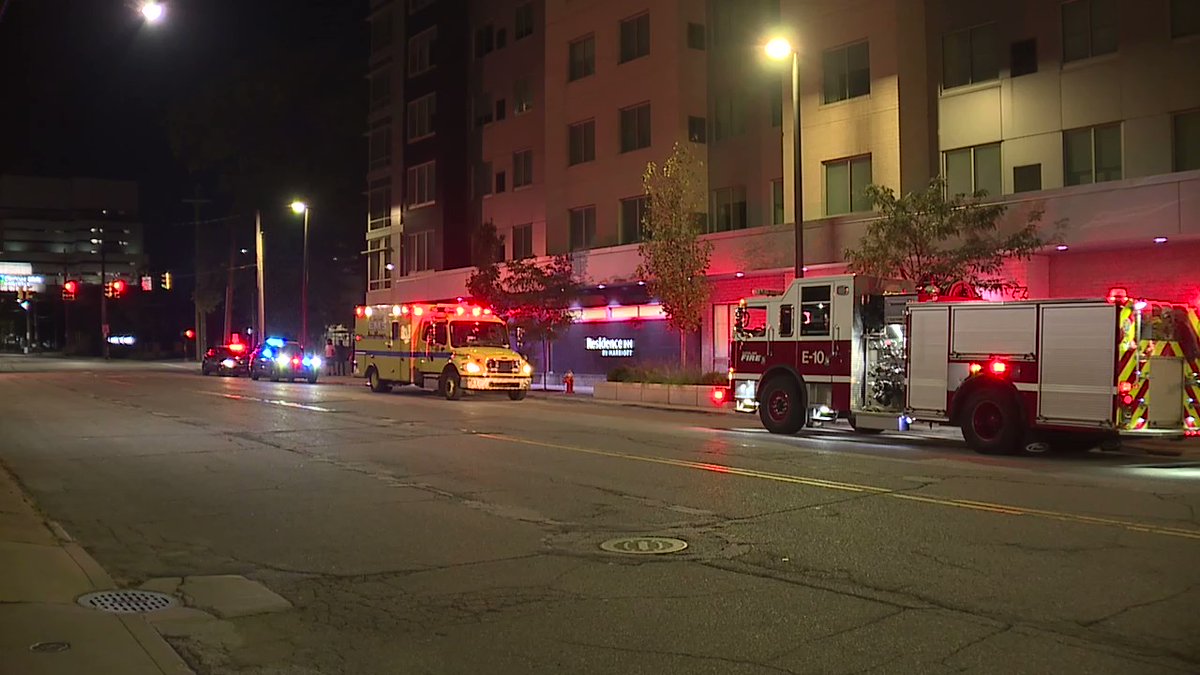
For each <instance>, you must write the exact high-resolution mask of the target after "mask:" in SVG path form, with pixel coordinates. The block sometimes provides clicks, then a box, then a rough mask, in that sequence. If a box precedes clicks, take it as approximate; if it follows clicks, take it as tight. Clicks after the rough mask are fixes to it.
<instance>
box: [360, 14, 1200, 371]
mask: <svg viewBox="0 0 1200 675" xmlns="http://www.w3.org/2000/svg"><path fill="white" fill-rule="evenodd" d="M414 4H416V5H422V6H431V7H437V6H439V5H456V4H457V3H448V2H446V3H439V2H436V1H433V2H416V3H414ZM468 19H469V23H470V25H471V30H472V36H473V40H472V41H471V45H472V46H473V47H474V49H468V48H467V45H466V44H465V43H464V44H463V45H460V46H459V47H458V48H457V49H458V51H460V52H469V53H470V55H471V56H472V57H473V60H472V65H471V66H470V68H469V71H470V77H469V79H464V80H462V81H460V82H459V83H458V84H457V85H455V86H457V87H459V88H460V89H461V88H463V84H464V83H469V85H468V86H469V90H470V96H471V99H472V102H473V104H472V105H471V106H470V108H471V110H472V119H471V120H470V124H469V127H470V128H471V129H474V131H473V132H471V135H470V137H471V138H472V141H471V147H470V150H469V153H470V156H469V161H470V164H471V166H472V167H473V169H472V170H471V173H472V175H473V177H470V178H469V177H467V176H465V175H463V176H458V177H455V178H449V179H447V180H456V181H457V182H458V183H459V184H460V185H461V186H467V185H469V184H473V185H475V188H474V190H473V191H472V194H473V195H474V196H475V199H474V201H473V202H471V203H472V204H473V205H474V210H473V212H472V213H471V214H470V215H471V220H472V221H473V222H472V223H467V224H466V225H465V226H466V227H467V228H468V229H469V228H470V227H472V226H473V225H474V223H475V222H482V221H483V220H491V221H492V222H493V223H494V224H495V225H496V226H497V229H498V231H499V232H500V233H501V234H503V235H505V242H506V244H505V246H506V248H505V255H506V256H507V257H525V256H528V255H533V256H537V255H547V254H557V253H564V252H573V255H574V259H575V260H576V265H577V269H578V271H579V273H580V275H581V276H582V277H583V278H584V279H585V280H586V282H587V283H588V284H589V285H590V292H589V295H588V297H587V298H585V300H584V303H583V304H584V307H583V308H581V318H582V319H583V320H584V322H583V323H582V324H581V325H579V326H577V327H576V328H575V329H573V330H572V332H571V333H569V334H568V335H567V336H566V337H565V338H563V339H562V340H560V344H559V345H557V346H556V349H557V352H556V353H557V354H558V355H559V358H558V359H557V361H556V362H554V363H553V366H554V367H555V368H556V369H558V370H560V371H561V370H565V369H567V368H573V369H574V370H575V371H576V372H580V371H581V370H582V371H584V372H601V371H602V370H603V369H604V368H605V367H607V366H608V365H609V364H611V365H616V364H617V363H619V361H620V359H621V358H625V357H618V358H610V359H599V358H594V355H591V354H588V353H586V352H587V350H586V343H587V340H586V338H587V337H589V336H592V337H594V336H599V335H603V336H608V337H629V336H632V335H634V334H635V333H636V335H637V336H638V337H639V338H640V341H639V342H638V345H637V347H636V348H635V350H634V352H635V356H634V357H633V358H639V356H643V357H644V356H646V355H647V354H653V355H656V356H658V357H661V358H668V359H669V358H671V354H672V349H674V350H675V351H674V353H675V354H676V355H677V354H678V349H679V347H678V344H679V338H678V336H677V335H676V336H672V335H670V334H669V332H668V331H665V330H662V328H661V322H657V321H655V320H654V319H657V318H659V314H658V313H657V312H656V308H655V307H654V305H653V302H652V299H651V298H647V297H645V293H644V289H641V290H642V291H643V292H641V293H640V294H639V292H638V291H639V287H638V286H637V284H636V282H637V280H636V278H635V270H636V267H637V263H638V262H639V258H638V254H637V246H636V241H637V239H638V237H639V229H638V224H639V223H640V214H641V212H642V209H644V207H645V203H644V201H643V200H641V199H640V196H641V194H642V189H641V173H642V169H643V168H644V167H645V164H646V162H647V161H650V160H661V159H662V158H664V157H665V156H666V155H667V154H668V153H669V152H670V148H671V146H672V145H673V144H674V143H675V142H677V141H678V142H684V143H690V144H691V146H692V148H693V150H694V151H695V154H696V155H697V156H698V157H700V158H701V159H702V160H703V161H705V166H706V179H707V185H706V186H705V189H706V191H707V193H708V194H709V204H708V214H707V221H706V222H707V228H708V234H707V235H706V237H708V238H709V239H710V240H711V241H712V242H713V244H714V257H713V260H712V265H711V267H710V270H709V275H710V279H711V281H712V288H713V298H712V299H713V307H712V311H711V313H709V314H707V315H706V317H705V322H704V327H703V329H702V331H701V334H700V336H698V340H699V342H700V343H701V344H702V350H700V352H699V353H700V354H701V365H703V367H705V368H707V369H714V370H722V369H724V367H725V366H726V365H727V355H728V353H727V343H728V335H729V323H730V322H729V318H730V309H731V307H732V306H733V304H734V303H736V301H737V299H738V298H740V297H743V296H744V295H746V294H748V293H750V292H751V291H752V290H753V289H756V288H764V287H781V286H782V285H784V284H785V283H787V281H788V280H789V279H790V278H791V275H792V265H793V262H794V256H793V251H794V240H793V234H792V233H793V227H792V225H791V222H792V218H791V214H792V199H793V194H792V193H793V191H792V189H791V186H792V184H793V183H792V176H793V171H792V167H793V166H794V165H795V163H794V158H793V157H792V154H793V153H792V152H791V151H790V148H791V147H792V128H791V124H790V120H791V119H792V111H791V105H790V100H791V91H790V72H789V71H788V70H787V68H786V67H785V68H781V67H780V65H779V64H776V63H774V62H771V61H769V60H767V59H766V58H765V56H764V55H763V53H762V46H763V44H764V42H765V40H766V39H767V37H768V36H771V35H777V34H781V33H782V34H784V35H786V36H787V37H789V38H790V40H791V42H792V44H795V45H798V46H799V47H798V57H799V63H800V72H799V81H800V92H799V94H800V95H799V99H800V112H801V115H800V118H801V128H800V133H801V146H802V152H801V158H800V162H799V166H800V167H801V176H802V178H803V180H802V189H801V193H802V194H801V199H802V204H803V212H804V214H805V216H804V245H805V246H804V248H805V264H806V265H807V267H808V274H827V273H831V272H837V271H841V270H842V269H843V268H844V265H843V262H842V260H843V253H844V251H845V249H846V248H848V247H852V246H853V245H854V244H855V242H856V241H857V240H858V238H859V237H861V236H862V233H863V232H864V231H865V228H866V227H867V224H868V223H869V222H870V220H871V219H872V217H873V213H872V212H871V210H870V204H869V203H867V200H866V199H865V196H864V189H865V187H866V186H867V185H869V184H872V183H874V184H880V185H884V186H887V187H890V188H892V189H894V190H896V191H900V192H905V191H911V190H919V189H922V188H923V187H924V186H925V185H926V184H927V182H928V180H929V178H930V177H931V176H933V175H935V174H939V173H941V174H944V175H945V177H946V179H947V181H948V189H949V190H950V191H952V192H954V193H958V192H972V191H974V190H979V189H983V190H986V191H987V192H988V193H989V194H990V195H992V196H991V197H990V198H991V199H994V200H997V201H1000V202H1004V203H1006V204H1008V206H1009V208H1008V212H1007V214H1006V216H1005V221H1004V223H1002V226H1003V225H1007V224H1011V223H1015V222H1023V221H1024V219H1025V218H1026V217H1027V216H1028V214H1029V213H1030V212H1031V211H1034V210H1037V211H1041V212H1043V213H1044V215H1043V222H1044V223H1046V224H1047V225H1048V226H1049V225H1050V224H1054V223H1060V222H1061V223H1062V224H1063V229H1062V230H1061V238H1062V243H1061V244H1060V245H1057V246H1055V247H1052V248H1051V249H1050V250H1047V251H1045V252H1044V253H1043V254H1041V255H1038V256H1036V257H1035V259H1034V260H1033V261H1030V262H1029V263H1023V264H1020V265H1017V266H1014V269H1013V270H1012V271H1013V273H1014V274H1015V275H1016V276H1017V278H1018V279H1019V280H1020V281H1021V283H1023V284H1024V285H1025V286H1026V288H1027V290H1028V293H1029V295H1030V296H1032V297H1058V296H1078V295H1101V294H1103V293H1105V292H1106V291H1107V290H1108V288H1109V287H1110V286H1117V285H1122V286H1125V287H1127V288H1129V290H1130V292H1131V293H1135V294H1144V295H1147V296H1154V297H1164V298H1172V299H1180V300H1186V301H1195V302H1200V271H1198V270H1200V263H1198V262H1197V261H1200V69H1197V68H1195V67H1194V64H1196V63H1200V3H1197V2H1194V1H1193V0H1142V1H1140V2H1135V1H1134V0H1068V1H1066V2H1058V1H1055V0H1012V1H1008V2H999V1H998V0H967V1H961V2H960V1H958V0H953V1H952V0H806V1H804V2H801V1H800V0H781V1H772V0H707V2H705V3H699V2H690V1H688V0H544V1H538V2H520V1H517V0H511V1H509V0H505V1H498V2H475V3H472V4H471V5H470V11H469V12H468ZM407 34H412V31H411V30H410V31H407ZM489 35H490V36H491V37H490V38H489V37H488V36H489ZM518 35H520V37H518ZM502 36H503V37H502ZM439 67H440V66H439ZM407 98H410V99H411V96H409V97H407ZM501 103H503V104H504V105H501ZM393 107H394V106H393ZM502 109H503V110H502ZM451 133H453V134H455V135H456V136H455V138H457V137H462V138H465V137H467V136H468V124H465V123H464V124H462V125H460V126H458V127H456V128H455V129H454V131H453V132H451ZM453 140H454V138H452V139H447V141H446V142H447V143H448V144H449V143H451V142H452V141H453ZM438 142H439V143H442V141H438ZM442 147H443V146H440V145H439V150H438V152H449V151H450V150H443V149H442ZM444 147H446V148H449V147H450V145H446V146H444ZM453 151H455V152H457V151H459V149H457V148H456V149H454V150H453ZM440 175H441V176H443V177H444V176H445V174H444V173H443V174H440ZM458 189H459V190H461V189H463V188H462V187H460V188H458ZM396 210H399V206H395V207H394V208H393V211H396ZM410 217H411V215H410V214H409V213H405V223H406V225H405V227H407V223H408V222H410V221H409V220H408V218H410ZM437 227H441V228H442V230H443V231H444V232H455V233H459V235H461V232H462V229H461V228H462V227H464V224H463V223H461V222H459V221H454V220H451V221H445V220H443V222H441V223H440V224H439V225H435V226H434V228H435V230H436V228H437ZM371 232H373V231H369V233H368V238H369V239H370V238H371ZM459 235H456V236H459ZM444 236H445V235H443V237H444ZM368 248H370V247H368ZM447 260H448V259H446V258H441V259H439V263H445V262H446V261H447ZM459 262H460V263H461V264H462V265H465V264H466V261H463V260H461V259H460V261H459ZM432 267H433V270H432V271H429V272H425V273H418V274H411V273H409V270H408V269H404V270H400V272H401V273H402V274H401V275H397V276H395V277H394V278H393V279H392V280H391V287H390V288H386V289H385V288H383V287H381V286H378V285H374V284H373V285H372V290H371V291H370V292H369V293H368V300H369V301H371V302H403V301H408V300H417V299H434V298H453V297H455V296H458V295H462V294H463V288H464V281H465V278H466V276H467V274H468V272H469V269H465V268H464V269H455V264H434V265H432ZM593 305H595V306H594V307H593ZM626 319H649V320H646V321H640V320H639V321H632V322H629V321H624V320H626ZM693 353H695V352H693ZM676 358H677V356H676Z"/></svg>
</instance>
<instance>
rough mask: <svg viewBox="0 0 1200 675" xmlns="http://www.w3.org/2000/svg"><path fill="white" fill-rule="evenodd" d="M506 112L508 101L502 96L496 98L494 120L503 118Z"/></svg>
mask: <svg viewBox="0 0 1200 675" xmlns="http://www.w3.org/2000/svg"><path fill="white" fill-rule="evenodd" d="M507 113H508V102H507V101H505V100H504V99H502V98H498V99H496V121H497V122H499V121H500V120H502V119H504V117H505V115H506V114H507Z"/></svg>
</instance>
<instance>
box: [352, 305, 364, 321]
mask: <svg viewBox="0 0 1200 675" xmlns="http://www.w3.org/2000/svg"><path fill="white" fill-rule="evenodd" d="M366 314H367V308H366V307H363V306H362V305H358V306H357V307H355V308H354V316H357V317H358V318H360V319H361V318H362V317H364V316H366Z"/></svg>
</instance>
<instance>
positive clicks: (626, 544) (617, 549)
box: [600, 537, 687, 555]
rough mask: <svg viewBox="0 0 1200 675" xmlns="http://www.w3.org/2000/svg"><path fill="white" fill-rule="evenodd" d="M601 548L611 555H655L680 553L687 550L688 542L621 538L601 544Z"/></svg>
mask: <svg viewBox="0 0 1200 675" xmlns="http://www.w3.org/2000/svg"><path fill="white" fill-rule="evenodd" d="M600 548H601V549H603V550H605V551H608V552H609V553H628V554H631V555H653V554H656V553H678V552H679V551H682V550H683V549H685V548H687V542H686V541H684V540H682V539H673V538H671V537H621V538H620V539H609V540H608V541H606V542H603V543H602V544H600Z"/></svg>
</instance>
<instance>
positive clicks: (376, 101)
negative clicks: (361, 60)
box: [369, 68, 392, 112]
mask: <svg viewBox="0 0 1200 675" xmlns="http://www.w3.org/2000/svg"><path fill="white" fill-rule="evenodd" d="M391 102H392V71H391V69H390V68H384V69H383V70H378V71H376V72H374V73H371V94H370V106H369V107H370V110H371V111H372V112H373V111H376V110H380V109H382V108H386V107H388V105H390V104H391Z"/></svg>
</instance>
